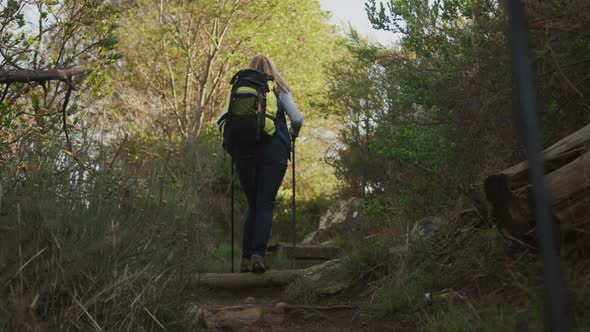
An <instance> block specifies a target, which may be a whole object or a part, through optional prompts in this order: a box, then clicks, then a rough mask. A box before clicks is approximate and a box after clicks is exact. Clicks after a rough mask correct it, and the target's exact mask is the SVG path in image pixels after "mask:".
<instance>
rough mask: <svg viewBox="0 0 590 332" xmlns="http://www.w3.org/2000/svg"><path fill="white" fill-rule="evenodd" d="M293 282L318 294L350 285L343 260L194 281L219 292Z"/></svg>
mask: <svg viewBox="0 0 590 332" xmlns="http://www.w3.org/2000/svg"><path fill="white" fill-rule="evenodd" d="M296 280H297V281H300V282H301V283H302V284H303V285H304V286H305V287H306V288H308V289H309V290H311V291H313V292H315V293H316V294H318V295H331V294H336V293H338V292H340V291H342V290H344V289H346V288H348V287H349V286H350V285H351V284H352V276H351V274H350V272H349V271H348V269H347V268H346V260H345V258H340V259H333V260H330V261H327V262H325V263H323V264H319V265H315V266H312V267H309V268H307V269H302V270H279V271H273V270H270V271H267V272H266V273H260V274H258V273H202V274H198V275H197V276H196V277H195V279H194V281H195V285H196V286H197V287H206V288H222V289H245V288H262V287H281V286H287V285H289V284H291V283H292V282H295V281H296Z"/></svg>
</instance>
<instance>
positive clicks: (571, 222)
mask: <svg viewBox="0 0 590 332" xmlns="http://www.w3.org/2000/svg"><path fill="white" fill-rule="evenodd" d="M544 158H545V162H546V163H547V174H546V175H545V181H546V183H547V187H548V188H549V190H550V198H551V206H552V208H553V212H554V220H555V222H556V223H558V225H559V227H558V229H559V230H560V231H561V234H562V235H564V234H566V233H568V232H578V233H585V234H586V235H589V234H590V206H589V203H590V125H588V126H585V127H584V128H582V129H580V130H578V131H576V132H575V133H573V134H571V135H569V136H567V137H566V138H564V139H562V140H560V141H559V142H557V143H555V144H553V145H552V146H550V147H549V148H547V149H546V150H545V151H544ZM484 191H485V194H486V199H487V200H488V202H489V203H490V205H491V217H492V218H491V219H492V221H493V222H494V223H495V224H496V226H497V227H498V229H499V230H500V232H502V233H503V234H505V235H507V236H508V237H509V238H511V239H513V240H515V241H516V242H522V243H525V244H526V245H531V246H535V245H536V241H535V234H534V228H535V220H534V215H533V212H532V211H534V209H533V206H532V204H533V203H532V202H533V199H532V188H531V185H530V184H529V182H528V164H527V163H526V162H525V163H520V164H518V165H515V166H513V167H510V168H508V169H506V170H504V171H501V172H499V173H497V174H494V175H491V176H489V177H487V178H486V179H485V181H484ZM562 237H563V236H562Z"/></svg>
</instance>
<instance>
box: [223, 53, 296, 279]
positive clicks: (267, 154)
mask: <svg viewBox="0 0 590 332" xmlns="http://www.w3.org/2000/svg"><path fill="white" fill-rule="evenodd" d="M249 69H255V70H257V71H260V72H263V73H265V74H267V75H270V76H272V77H273V78H274V84H273V89H274V91H273V92H274V94H275V95H276V97H277V98H276V99H277V107H278V109H277V110H276V115H275V117H274V125H275V133H274V134H273V135H272V136H270V138H269V139H268V140H264V141H263V142H262V143H260V145H259V146H258V147H257V150H256V151H252V150H245V149H242V150H239V149H238V150H234V151H233V152H232V158H233V160H234V162H235V165H236V169H237V173H238V178H239V179H240V184H241V186H242V188H243V190H244V193H245V195H246V199H247V201H248V214H247V216H246V220H245V222H244V236H243V239H242V263H241V266H240V272H250V271H252V272H257V273H262V272H265V271H266V270H267V269H268V266H267V265H266V263H265V261H264V256H265V254H266V245H267V243H268V240H269V238H270V229H271V226H272V215H273V209H274V203H275V197H276V195H277V192H278V190H279V187H280V186H281V183H282V181H283V177H284V176H285V172H286V170H287V163H288V160H289V154H290V151H291V140H290V137H291V138H292V139H295V138H296V137H297V136H298V135H299V130H300V129H301V126H302V124H303V116H302V115H301V113H300V112H299V111H298V110H297V106H296V105H295V102H294V101H293V97H292V96H291V91H290V89H289V85H288V84H287V82H286V81H285V80H284V79H283V77H282V76H281V74H280V73H279V71H278V70H277V69H276V67H275V65H274V64H273V62H272V61H271V60H270V59H269V58H268V57H266V56H263V55H257V56H255V57H254V58H253V59H252V61H251V62H250V66H249ZM285 115H287V116H288V117H289V119H290V121H291V128H290V129H287V119H286V117H285ZM222 118H223V116H222ZM218 123H219V122H218Z"/></svg>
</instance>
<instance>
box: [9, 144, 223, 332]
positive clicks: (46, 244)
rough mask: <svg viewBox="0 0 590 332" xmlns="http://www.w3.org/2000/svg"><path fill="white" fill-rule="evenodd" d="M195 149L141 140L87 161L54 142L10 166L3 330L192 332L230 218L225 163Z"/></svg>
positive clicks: (87, 157) (97, 154)
mask: <svg viewBox="0 0 590 332" xmlns="http://www.w3.org/2000/svg"><path fill="white" fill-rule="evenodd" d="M148 147H149V148H148ZM200 151H203V153H202V154H200V155H198V156H196V158H188V157H186V156H185V158H180V157H179V156H180V155H181V154H182V151H181V150H180V148H179V149H178V150H177V149H173V148H165V147H164V146H159V145H157V144H150V143H149V142H144V141H142V138H137V141H130V142H128V143H127V144H126V146H125V147H124V148H123V149H122V151H121V153H120V154H119V159H118V161H117V162H116V163H115V162H113V161H111V160H112V159H110V158H106V157H103V156H102V155H101V154H100V153H95V154H94V155H93V154H88V155H85V156H84V158H85V160H84V161H85V162H86V163H85V164H84V165H83V164H82V163H81V162H80V163H78V162H76V161H75V160H73V159H72V158H70V157H69V156H67V155H64V154H63V152H61V149H60V148H59V146H54V147H51V146H49V147H47V148H46V149H45V153H44V154H43V156H33V155H30V156H27V157H26V158H24V161H23V163H22V164H21V165H17V166H15V167H14V168H12V169H3V170H2V172H1V173H0V182H1V183H2V187H3V188H4V193H3V195H2V196H3V199H2V206H0V229H1V231H0V330H1V331H28V330H34V331H44V330H51V331H89V330H103V331H122V330H127V331H146V330H168V331H173V330H178V331H185V330H186V329H187V328H188V327H189V326H190V324H191V322H190V318H189V317H188V316H187V315H186V314H185V312H186V308H185V307H186V305H187V303H190V300H191V298H190V297H191V294H192V292H191V290H192V289H193V287H192V285H193V284H192V282H193V280H192V276H194V275H195V273H196V272H198V271H202V270H205V269H206V268H207V265H208V264H210V262H211V261H212V260H214V258H213V257H215V256H219V255H222V254H220V253H218V252H216V251H215V250H216V249H215V248H216V242H217V241H218V239H216V238H215V236H214V234H216V233H220V232H223V231H224V230H225V228H227V224H224V223H223V221H225V220H228V219H227V218H225V215H224V212H223V211H225V210H226V209H223V208H222V207H225V206H227V205H226V204H227V203H226V200H225V197H227V195H226V192H227V191H226V189H225V188H227V185H226V184H227V180H226V179H225V178H224V177H223V176H224V173H223V172H225V169H224V168H223V165H222V164H221V162H222V161H221V160H220V159H216V158H215V156H214V155H213V154H211V153H209V151H207V149H206V146H202V147H201V149H200ZM111 158H112V157H111ZM109 163H110V165H111V166H113V163H114V166H115V167H112V168H111V167H109Z"/></svg>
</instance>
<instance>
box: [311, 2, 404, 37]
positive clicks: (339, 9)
mask: <svg viewBox="0 0 590 332" xmlns="http://www.w3.org/2000/svg"><path fill="white" fill-rule="evenodd" d="M365 2H366V0H320V6H321V7H322V9H323V10H328V11H330V12H332V18H331V23H332V24H335V25H336V26H338V27H342V28H344V29H345V30H346V29H347V27H348V24H349V23H350V24H351V25H352V26H353V27H354V28H355V29H357V30H358V31H359V32H360V33H362V34H363V35H365V36H367V37H369V39H370V40H372V41H376V42H379V43H381V44H383V45H384V46H390V45H391V44H392V43H393V41H394V40H395V39H394V35H393V33H392V32H390V31H379V30H375V29H373V28H372V27H371V22H369V19H368V18H367V13H366V12H365Z"/></svg>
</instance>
